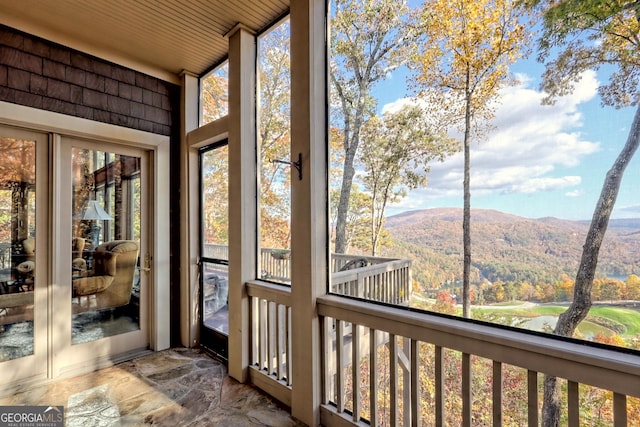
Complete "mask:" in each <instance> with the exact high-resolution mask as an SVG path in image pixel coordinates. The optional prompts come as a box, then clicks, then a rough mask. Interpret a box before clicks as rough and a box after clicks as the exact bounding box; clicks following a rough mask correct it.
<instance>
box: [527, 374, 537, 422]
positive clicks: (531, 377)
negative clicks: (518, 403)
mask: <svg viewBox="0 0 640 427" xmlns="http://www.w3.org/2000/svg"><path fill="white" fill-rule="evenodd" d="M527 401H528V408H527V412H528V420H529V427H537V426H538V373H537V372H535V371H527Z"/></svg>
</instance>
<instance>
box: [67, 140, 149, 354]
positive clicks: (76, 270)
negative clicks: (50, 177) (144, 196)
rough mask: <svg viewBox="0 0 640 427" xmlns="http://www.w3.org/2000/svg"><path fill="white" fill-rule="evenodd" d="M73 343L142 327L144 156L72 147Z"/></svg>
mask: <svg viewBox="0 0 640 427" xmlns="http://www.w3.org/2000/svg"><path fill="white" fill-rule="evenodd" d="M71 157H72V160H71V165H72V166H71V167H72V182H71V185H72V188H71V194H72V240H71V260H72V261H71V269H72V274H71V288H72V291H71V298H72V301H71V303H72V316H73V318H72V325H71V343H72V344H81V343H86V342H90V341H95V340H98V339H102V338H106V337H111V336H114V335H119V334H124V333H127V332H132V331H136V330H139V329H140V274H139V269H138V265H139V261H138V260H139V254H140V221H141V212H140V207H141V206H140V200H141V185H140V179H141V174H140V172H141V158H140V157H137V156H131V155H124V154H117V153H114V152H108V151H99V150H95V149H92V148H81V147H73V148H72V150H71Z"/></svg>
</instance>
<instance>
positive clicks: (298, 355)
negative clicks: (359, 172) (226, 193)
mask: <svg viewBox="0 0 640 427" xmlns="http://www.w3.org/2000/svg"><path fill="white" fill-rule="evenodd" d="M325 8H326V6H325V1H324V0H292V1H291V15H290V19H291V160H292V161H297V160H298V156H299V155H301V157H300V158H301V160H302V169H301V170H302V176H301V177H299V176H298V171H297V170H296V169H295V168H292V171H291V266H292V267H291V295H292V301H293V304H292V335H293V340H292V341H293V393H292V399H291V400H292V405H291V412H292V415H293V416H294V417H296V418H298V419H299V420H301V421H302V422H304V423H305V424H307V425H309V426H317V425H319V423H320V404H321V400H322V399H321V384H322V372H321V368H322V367H321V364H320V352H321V351H322V348H321V345H320V324H319V318H318V312H317V307H316V299H317V297H318V296H320V295H324V294H326V291H327V281H328V277H327V263H328V259H329V249H328V244H327V235H328V231H327V230H328V223H327V221H328V220H327V203H326V198H327V143H326V109H327V106H326V102H327V99H326V46H325V39H326V37H325V31H326V29H325V16H326V10H325Z"/></svg>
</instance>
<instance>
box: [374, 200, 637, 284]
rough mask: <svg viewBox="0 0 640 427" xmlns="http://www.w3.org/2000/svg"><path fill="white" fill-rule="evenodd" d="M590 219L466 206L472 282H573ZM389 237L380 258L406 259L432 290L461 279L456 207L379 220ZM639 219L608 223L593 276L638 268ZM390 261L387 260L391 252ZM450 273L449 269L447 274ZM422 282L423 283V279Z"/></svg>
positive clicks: (459, 216)
mask: <svg viewBox="0 0 640 427" xmlns="http://www.w3.org/2000/svg"><path fill="white" fill-rule="evenodd" d="M589 224H590V221H584V220H582V221H575V220H567V219H561V218H554V217H541V218H525V217H520V216H517V215H513V214H509V213H505V212H501V211H497V210H493V209H472V211H471V252H472V265H473V268H474V273H475V275H476V277H475V279H476V280H478V281H480V280H482V279H487V280H490V281H493V280H502V281H513V280H529V281H532V282H540V281H546V282H548V281H553V280H558V279H559V278H560V277H561V276H562V275H563V274H566V275H569V276H571V277H575V272H576V271H577V267H578V265H579V262H580V257H581V254H582V246H583V245H584V239H585V236H586V233H587V231H588V228H589ZM385 228H386V229H387V230H388V231H389V234H390V236H391V238H392V240H393V247H392V248H388V250H387V251H385V252H387V253H386V255H389V256H391V255H393V252H396V253H398V254H400V255H402V256H407V257H411V258H412V259H415V261H414V264H415V265H414V271H415V273H416V278H417V279H420V278H421V277H422V276H427V277H426V278H422V279H420V280H422V281H427V282H430V283H427V285H429V286H434V285H435V284H434V283H433V282H434V281H440V280H443V279H442V278H444V277H447V276H449V277H450V276H451V275H452V274H453V275H454V276H455V277H456V280H460V279H461V277H460V276H461V273H458V271H459V272H461V271H462V267H461V265H462V264H461V263H462V209H461V208H431V209H422V210H415V211H409V212H404V213H401V214H398V215H394V216H390V217H388V218H387V221H386V225H385ZM638 254H640V218H638V219H636V218H632V219H612V220H611V221H610V224H609V228H608V230H607V233H606V235H605V239H604V241H603V245H602V248H601V251H600V256H599V260H598V269H597V273H598V274H599V275H600V276H616V277H617V276H626V275H628V274H631V273H636V274H637V273H639V272H640V271H639V270H640V255H638ZM394 256H395V255H394ZM452 269H453V271H451V270H452ZM429 277H430V278H429Z"/></svg>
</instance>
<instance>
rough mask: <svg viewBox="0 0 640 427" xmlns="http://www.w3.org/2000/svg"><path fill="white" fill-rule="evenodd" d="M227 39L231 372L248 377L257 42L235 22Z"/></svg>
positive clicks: (254, 232) (254, 212)
mask: <svg viewBox="0 0 640 427" xmlns="http://www.w3.org/2000/svg"><path fill="white" fill-rule="evenodd" d="M228 37H229V122H228V123H229V375H230V376H231V377H233V378H235V379H236V380H238V381H240V382H246V381H247V380H248V375H249V369H248V366H249V336H250V333H251V330H250V328H249V297H248V296H247V290H246V286H245V283H246V282H247V281H248V280H251V279H254V278H255V277H256V272H255V269H256V256H257V255H256V254H257V205H256V203H257V202H256V184H257V165H256V123H255V111H256V109H255V99H256V97H255V82H256V78H255V76H256V65H255V64H256V59H255V57H256V41H255V36H254V34H253V33H252V32H251V31H250V30H248V29H247V28H245V27H244V26H242V25H237V26H236V27H235V28H234V29H233V30H231V31H230V32H229V34H228Z"/></svg>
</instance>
